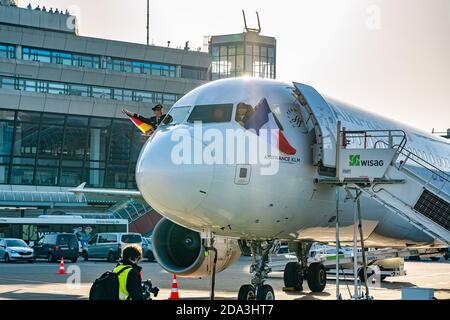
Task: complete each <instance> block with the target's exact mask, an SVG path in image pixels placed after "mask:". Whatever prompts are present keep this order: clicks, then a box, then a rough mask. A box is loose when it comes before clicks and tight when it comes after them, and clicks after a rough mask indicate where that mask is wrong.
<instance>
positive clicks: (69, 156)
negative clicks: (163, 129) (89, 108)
mask: <svg viewBox="0 0 450 320" xmlns="http://www.w3.org/2000/svg"><path fill="white" fill-rule="evenodd" d="M0 116H1V118H0V119H1V120H0V139H1V140H0V142H1V145H0V184H17V185H41V186H64V187H75V186H77V185H79V184H80V183H82V182H87V183H88V185H89V186H90V187H98V188H105V187H108V188H121V189H122V188H135V187H136V183H135V181H134V171H135V166H136V162H137V158H138V156H139V152H140V149H141V148H142V146H143V144H144V143H145V140H146V139H142V136H141V135H140V134H139V132H137V131H136V129H135V127H134V126H133V124H132V123H131V122H129V121H126V120H122V119H111V118H101V117H89V116H73V115H62V114H54V113H43V112H29V111H26V112H25V111H10V110H1V109H0Z"/></svg>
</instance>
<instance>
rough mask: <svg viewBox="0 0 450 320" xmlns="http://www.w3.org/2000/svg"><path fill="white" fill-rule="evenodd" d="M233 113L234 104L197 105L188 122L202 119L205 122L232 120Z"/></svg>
mask: <svg viewBox="0 0 450 320" xmlns="http://www.w3.org/2000/svg"><path fill="white" fill-rule="evenodd" d="M232 113H233V104H231V103H230V104H213V105H201V106H195V107H194V109H193V110H192V112H191V115H190V116H189V118H188V120H187V121H188V122H190V123H194V122H195V121H201V122H203V123H213V122H216V123H217V122H230V121H231V115H232Z"/></svg>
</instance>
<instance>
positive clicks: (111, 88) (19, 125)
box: [0, 0, 276, 216]
mask: <svg viewBox="0 0 450 320" xmlns="http://www.w3.org/2000/svg"><path fill="white" fill-rule="evenodd" d="M43 9H44V8H31V7H27V8H19V7H17V6H16V5H15V2H14V1H4V0H3V1H2V2H0V207H2V206H12V203H18V205H19V206H20V203H21V202H20V201H18V202H14V201H12V200H11V199H10V200H11V201H9V202H7V201H6V198H8V197H10V198H11V197H13V198H14V199H15V198H17V196H18V195H19V196H20V195H21V194H22V195H23V194H28V195H29V194H31V193H38V194H39V193H40V194H41V196H42V193H48V192H60V193H64V192H65V191H66V190H67V188H74V187H76V186H78V185H80V184H81V183H83V182H85V183H86V186H87V187H91V188H108V189H109V188H114V189H136V183H135V178H134V171H135V164H136V161H137V158H138V155H139V152H140V149H141V147H142V145H143V143H144V142H145V137H143V136H142V135H141V134H140V132H139V131H138V130H136V128H135V127H134V126H133V124H132V123H131V122H130V121H129V120H128V119H126V117H125V116H124V115H123V114H122V112H121V110H122V109H123V108H127V109H128V110H130V111H134V112H137V113H139V114H142V115H144V116H151V115H152V107H153V106H155V105H156V104H163V105H164V108H165V109H164V110H165V112H167V111H168V110H169V109H170V107H171V106H172V105H173V104H174V103H175V102H176V101H177V100H178V99H179V98H180V97H182V96H183V95H184V94H186V93H187V92H189V91H190V90H192V89H194V88H196V87H198V86H200V85H202V84H204V83H206V82H208V81H211V80H216V79H221V78H227V77H234V76H240V75H244V74H247V75H251V76H259V77H267V78H275V76H276V70H275V59H276V56H275V54H276V42H275V39H274V38H272V37H264V36H261V35H259V33H254V32H244V33H242V34H237V35H223V36H212V37H209V47H208V50H207V51H205V52H204V51H200V50H196V51H194V50H190V49H189V48H184V49H176V48H170V47H160V46H154V45H144V44H136V43H128V42H123V41H113V40H105V39H99V38H92V37H84V36H81V35H79V34H78V31H77V25H76V18H75V17H74V16H71V15H70V14H69V13H68V12H67V11H64V12H63V11H59V10H58V11H56V9H55V10H53V9H52V10H51V11H50V10H49V9H46V10H45V11H44V10H43ZM2 199H3V200H4V201H6V202H2ZM88 200H89V199H88ZM102 200H104V201H105V203H107V204H108V205H111V204H114V201H113V202H108V201H106V200H107V199H98V198H97V199H96V202H95V201H93V200H92V203H94V204H98V203H99V202H102ZM88 202H89V201H88ZM27 203H28V204H29V201H28V202H27ZM22 205H23V204H22ZM37 207H38V208H40V207H39V206H37ZM76 207H77V206H76V205H75V208H76ZM50 208H53V206H50ZM66 211H67V210H66ZM5 212H6V211H5V210H2V211H1V212H0V216H1V215H2V213H5ZM22 215H23V212H22Z"/></svg>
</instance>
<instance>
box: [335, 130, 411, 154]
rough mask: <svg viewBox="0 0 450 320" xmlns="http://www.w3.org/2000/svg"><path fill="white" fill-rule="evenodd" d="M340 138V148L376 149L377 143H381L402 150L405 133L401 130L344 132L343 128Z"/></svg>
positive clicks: (404, 143)
mask: <svg viewBox="0 0 450 320" xmlns="http://www.w3.org/2000/svg"><path fill="white" fill-rule="evenodd" d="M341 137H342V141H341V142H340V146H341V147H344V148H347V147H349V146H350V147H351V148H355V149H369V148H371V149H376V148H377V146H378V144H379V143H383V144H386V145H387V146H388V148H397V149H399V150H402V149H403V148H404V146H405V145H406V142H407V138H406V132H405V131H403V130H346V129H345V128H343V129H342V130H341ZM356 142H359V143H356ZM370 144H372V146H370ZM358 147H359V148H358Z"/></svg>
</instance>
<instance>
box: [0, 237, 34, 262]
mask: <svg viewBox="0 0 450 320" xmlns="http://www.w3.org/2000/svg"><path fill="white" fill-rule="evenodd" d="M0 259H2V260H3V261H5V262H6V263H10V262H13V261H28V262H33V261H34V250H33V249H31V248H30V247H29V246H28V245H27V244H26V243H25V241H23V240H22V239H11V238H8V239H0Z"/></svg>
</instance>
